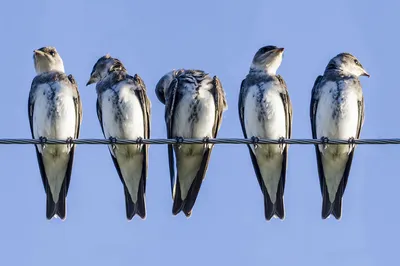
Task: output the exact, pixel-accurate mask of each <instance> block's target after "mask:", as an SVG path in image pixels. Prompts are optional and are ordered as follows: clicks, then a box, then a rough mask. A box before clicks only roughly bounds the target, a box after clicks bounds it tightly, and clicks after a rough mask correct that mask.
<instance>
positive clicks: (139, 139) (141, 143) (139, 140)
mask: <svg viewBox="0 0 400 266" xmlns="http://www.w3.org/2000/svg"><path fill="white" fill-rule="evenodd" d="M136 145H137V148H138V149H139V150H140V149H142V146H143V138H142V137H138V138H137V139H136Z"/></svg>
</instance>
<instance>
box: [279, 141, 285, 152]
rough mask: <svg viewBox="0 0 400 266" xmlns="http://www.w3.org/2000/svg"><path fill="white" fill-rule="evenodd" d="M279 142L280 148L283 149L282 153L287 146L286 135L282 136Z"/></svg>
mask: <svg viewBox="0 0 400 266" xmlns="http://www.w3.org/2000/svg"><path fill="white" fill-rule="evenodd" d="M278 143H279V150H280V151H281V154H282V153H283V149H284V148H285V138H284V137H280V138H279V139H278Z"/></svg>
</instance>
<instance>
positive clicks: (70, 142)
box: [66, 137, 73, 149]
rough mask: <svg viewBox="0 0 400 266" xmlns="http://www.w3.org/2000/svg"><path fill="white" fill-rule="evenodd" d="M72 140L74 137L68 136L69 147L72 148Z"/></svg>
mask: <svg viewBox="0 0 400 266" xmlns="http://www.w3.org/2000/svg"><path fill="white" fill-rule="evenodd" d="M72 141H73V138H71V137H69V138H67V140H66V142H67V147H68V149H71V148H72V144H73V143H72Z"/></svg>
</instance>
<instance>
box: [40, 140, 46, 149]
mask: <svg viewBox="0 0 400 266" xmlns="http://www.w3.org/2000/svg"><path fill="white" fill-rule="evenodd" d="M39 140H40V145H41V146H42V150H44V149H45V148H46V142H47V138H46V137H39Z"/></svg>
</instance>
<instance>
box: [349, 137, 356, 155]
mask: <svg viewBox="0 0 400 266" xmlns="http://www.w3.org/2000/svg"><path fill="white" fill-rule="evenodd" d="M348 142H349V152H348V153H347V155H349V154H350V152H351V151H352V150H353V149H354V147H355V146H356V141H355V139H354V138H353V137H351V138H349V141H348Z"/></svg>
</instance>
